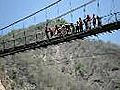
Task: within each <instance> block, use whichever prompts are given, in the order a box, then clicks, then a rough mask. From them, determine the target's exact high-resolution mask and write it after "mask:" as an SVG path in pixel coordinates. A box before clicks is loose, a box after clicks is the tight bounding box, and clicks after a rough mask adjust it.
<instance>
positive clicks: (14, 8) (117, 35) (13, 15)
mask: <svg viewBox="0 0 120 90" xmlns="http://www.w3.org/2000/svg"><path fill="white" fill-rule="evenodd" d="M55 1H57V0H0V28H1V27H4V26H6V25H8V24H10V23H12V22H14V21H16V20H18V19H20V18H22V17H24V16H26V15H29V14H31V13H33V12H35V11H37V10H39V9H41V8H43V7H45V6H47V5H49V4H51V3H53V2H55ZM88 1H90V0H62V1H61V2H60V3H59V4H57V5H55V6H53V7H51V8H49V9H47V10H45V11H43V12H40V13H39V14H37V15H35V16H34V17H31V18H30V19H27V20H25V21H23V22H20V23H18V24H16V25H14V26H12V27H10V28H8V29H7V30H6V32H7V31H8V30H10V29H14V28H19V27H21V28H22V27H23V24H24V26H25V27H27V26H29V25H32V24H36V23H39V22H42V21H45V20H46V18H48V19H50V18H54V17H57V16H59V15H60V14H62V13H64V12H67V11H68V10H70V8H75V7H78V6H80V5H82V4H83V3H86V2H88ZM99 1H100V7H99V8H98V7H97V2H98V0H96V2H93V3H92V4H90V5H88V6H87V7H86V9H85V10H86V12H85V14H89V15H91V16H92V14H93V13H95V14H96V15H100V16H104V15H107V14H109V13H110V11H111V10H112V11H111V12H113V11H120V5H119V4H120V0H99ZM112 1H114V4H113V2H112ZM70 3H71V7H70ZM83 9H84V8H81V9H79V10H77V11H75V12H73V13H71V14H72V15H73V17H72V18H71V15H70V14H68V15H67V16H64V17H63V18H65V19H66V20H67V21H69V22H74V23H75V22H76V21H77V19H78V18H79V17H82V18H83V17H84V12H83ZM46 13H47V14H46ZM119 19H120V16H119ZM0 33H3V31H2V32H0ZM94 38H95V37H94ZM96 39H98V38H96ZM99 39H101V40H104V41H111V42H113V43H117V44H119V45H120V31H116V32H114V33H112V34H104V35H99Z"/></svg>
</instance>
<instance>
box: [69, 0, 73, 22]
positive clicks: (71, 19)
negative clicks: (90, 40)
mask: <svg viewBox="0 0 120 90" xmlns="http://www.w3.org/2000/svg"><path fill="white" fill-rule="evenodd" d="M69 6H70V10H71V9H72V3H71V0H70V2H69ZM70 21H71V23H72V22H73V14H72V13H70Z"/></svg>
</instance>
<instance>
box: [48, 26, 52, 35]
mask: <svg viewBox="0 0 120 90" xmlns="http://www.w3.org/2000/svg"><path fill="white" fill-rule="evenodd" d="M48 30H49V32H50V37H52V36H53V31H52V29H51V28H48Z"/></svg>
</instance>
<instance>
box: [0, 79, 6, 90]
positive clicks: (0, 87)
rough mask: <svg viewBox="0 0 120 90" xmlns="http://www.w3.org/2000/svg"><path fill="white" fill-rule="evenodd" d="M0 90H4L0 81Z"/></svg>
mask: <svg viewBox="0 0 120 90" xmlns="http://www.w3.org/2000/svg"><path fill="white" fill-rule="evenodd" d="M0 90H5V87H4V86H3V85H2V83H1V80H0Z"/></svg>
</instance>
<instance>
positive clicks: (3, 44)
mask: <svg viewBox="0 0 120 90" xmlns="http://www.w3.org/2000/svg"><path fill="white" fill-rule="evenodd" d="M2 43H3V51H4V50H5V41H4V40H2Z"/></svg>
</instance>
